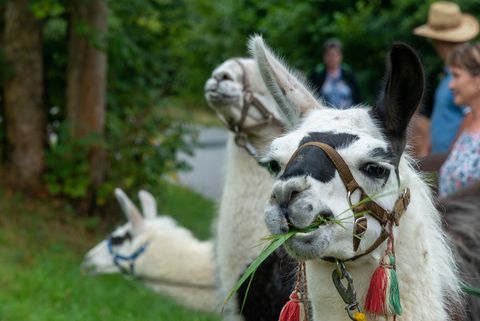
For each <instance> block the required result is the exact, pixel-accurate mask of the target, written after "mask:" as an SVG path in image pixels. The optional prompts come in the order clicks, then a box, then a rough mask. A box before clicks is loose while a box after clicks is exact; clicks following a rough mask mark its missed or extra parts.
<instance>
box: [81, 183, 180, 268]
mask: <svg viewBox="0 0 480 321" xmlns="http://www.w3.org/2000/svg"><path fill="white" fill-rule="evenodd" d="M115 194H116V196H117V199H118V201H119V203H120V205H121V207H122V210H123V212H124V213H125V215H126V217H127V219H128V222H127V223H125V224H124V225H122V226H120V227H118V228H117V229H115V231H113V233H111V234H110V235H109V236H108V237H107V238H106V239H104V240H102V241H101V242H100V243H98V244H97V245H95V246H94V247H93V248H92V249H91V250H89V251H88V252H87V254H86V255H85V258H84V260H83V263H82V269H83V270H84V271H86V272H88V273H90V274H104V273H119V272H122V271H121V269H122V268H123V269H124V270H125V271H129V269H130V264H131V263H133V264H135V262H136V260H137V259H138V258H139V257H140V256H143V257H147V256H149V255H150V254H149V252H148V251H149V250H150V246H149V243H150V242H151V241H152V240H154V238H155V236H156V235H157V234H158V233H162V231H163V230H165V229H168V228H170V227H172V226H175V222H174V221H173V220H172V219H171V218H169V217H165V216H161V217H157V214H156V203H155V200H154V198H153V196H152V195H151V194H150V193H148V192H145V191H141V192H140V193H139V197H140V200H141V203H142V208H143V214H144V216H142V215H141V214H140V211H139V210H138V209H137V208H136V207H135V205H133V203H132V202H131V201H130V200H129V199H128V197H127V196H126V195H125V193H123V191H121V190H120V189H116V190H115ZM142 248H143V250H142ZM140 252H141V253H140ZM136 254H138V256H135V255H136ZM115 257H118V259H117V260H116V261H117V262H115ZM124 258H127V259H124Z"/></svg>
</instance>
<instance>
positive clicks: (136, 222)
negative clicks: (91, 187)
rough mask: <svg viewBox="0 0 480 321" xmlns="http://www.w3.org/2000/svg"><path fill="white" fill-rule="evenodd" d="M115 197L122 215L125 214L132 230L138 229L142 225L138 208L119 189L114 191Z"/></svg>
mask: <svg viewBox="0 0 480 321" xmlns="http://www.w3.org/2000/svg"><path fill="white" fill-rule="evenodd" d="M115 196H116V197H117V201H118V203H120V207H121V208H122V210H123V213H125V216H126V217H127V219H128V220H129V221H130V223H132V227H133V228H134V229H135V228H138V227H140V226H141V225H142V224H143V217H142V215H141V214H140V211H139V210H138V208H137V207H136V206H135V205H134V204H133V203H132V201H130V199H129V198H128V196H127V195H126V194H125V193H124V192H123V191H122V190H121V189H120V188H116V189H115Z"/></svg>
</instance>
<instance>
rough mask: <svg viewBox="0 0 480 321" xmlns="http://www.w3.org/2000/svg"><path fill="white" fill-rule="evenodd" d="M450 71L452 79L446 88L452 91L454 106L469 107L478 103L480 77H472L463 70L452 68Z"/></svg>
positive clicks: (479, 98) (479, 100)
mask: <svg viewBox="0 0 480 321" xmlns="http://www.w3.org/2000/svg"><path fill="white" fill-rule="evenodd" d="M450 70H451V71H452V76H453V78H452V80H451V81H450V83H449V85H448V87H449V88H450V89H451V90H452V91H453V95H454V101H455V104H457V105H462V106H471V105H472V104H474V102H475V101H478V102H480V76H473V75H471V74H470V73H469V72H468V71H467V70H466V69H464V68H459V67H453V66H452V67H450Z"/></svg>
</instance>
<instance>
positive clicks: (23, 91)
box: [4, 0, 46, 191]
mask: <svg viewBox="0 0 480 321" xmlns="http://www.w3.org/2000/svg"><path fill="white" fill-rule="evenodd" d="M28 5H29V1H28V0H14V1H9V2H8V3H7V4H6V8H5V30H4V50H5V62H6V65H7V66H8V70H7V74H8V77H7V79H6V81H5V85H4V99H5V100H4V108H5V109H4V114H5V126H6V140H7V145H8V159H7V165H8V168H9V170H8V173H9V174H10V175H9V176H11V177H12V178H13V179H12V180H11V183H12V184H13V186H14V187H17V188H21V189H24V190H29V191H33V190H35V189H36V188H38V187H39V186H40V174H41V173H42V170H43V168H44V157H43V156H44V155H43V152H44V147H45V143H46V110H45V108H44V104H43V58H42V43H41V25H40V22H39V21H38V20H36V19H35V17H34V15H33V13H32V12H31V11H30V10H29V9H28Z"/></svg>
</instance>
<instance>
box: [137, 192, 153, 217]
mask: <svg viewBox="0 0 480 321" xmlns="http://www.w3.org/2000/svg"><path fill="white" fill-rule="evenodd" d="M138 198H139V199H140V204H142V210H143V216H144V217H145V218H146V219H154V218H155V217H157V202H156V201H155V198H154V197H153V195H152V194H150V193H149V192H147V191H145V190H140V192H138Z"/></svg>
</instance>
